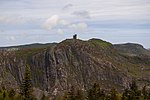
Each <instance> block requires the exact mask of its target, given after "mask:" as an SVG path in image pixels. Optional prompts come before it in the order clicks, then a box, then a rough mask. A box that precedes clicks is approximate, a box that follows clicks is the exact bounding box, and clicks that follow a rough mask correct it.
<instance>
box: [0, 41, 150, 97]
mask: <svg viewBox="0 0 150 100" xmlns="http://www.w3.org/2000/svg"><path fill="white" fill-rule="evenodd" d="M129 60H130V59H129V58H127V57H125V56H122V55H121V54H120V53H119V52H118V51H117V50H116V49H115V48H114V46H113V45H112V44H110V43H108V42H105V41H102V40H98V39H91V40H88V41H82V40H72V39H70V40H69V39H68V40H65V41H62V42H61V43H58V44H49V45H47V46H45V47H44V46H42V47H41V48H34V47H30V48H23V49H22V48H19V49H15V50H1V51H0V86H3V85H4V86H6V87H8V88H10V87H13V88H16V89H17V88H18V86H19V84H20V82H21V81H22V79H23V74H24V69H25V66H26V64H29V65H30V69H31V73H32V82H33V86H34V87H36V88H39V89H41V90H44V91H47V92H49V93H50V94H52V95H55V94H56V93H62V92H63V91H65V90H67V89H68V88H69V87H70V86H71V85H73V86H75V87H77V88H80V89H82V90H86V89H88V88H89V87H90V86H91V85H92V84H93V83H94V82H99V83H100V84H101V86H102V87H103V88H106V89H110V88H111V87H116V88H117V89H118V90H121V89H123V88H125V87H127V86H128V84H129V82H130V81H131V79H132V78H133V77H134V78H136V79H140V80H141V81H140V82H141V84H144V83H145V82H148V83H149V81H150V80H149V78H148V77H146V76H147V75H149V72H147V73H145V72H144V70H142V68H149V67H150V66H149V65H150V64H149V63H148V64H143V62H142V63H139V64H137V63H134V61H129ZM146 71H147V70H146ZM143 73H144V74H143ZM141 75H142V77H141ZM142 79H145V80H142Z"/></svg>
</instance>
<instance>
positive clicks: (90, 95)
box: [88, 83, 100, 100]
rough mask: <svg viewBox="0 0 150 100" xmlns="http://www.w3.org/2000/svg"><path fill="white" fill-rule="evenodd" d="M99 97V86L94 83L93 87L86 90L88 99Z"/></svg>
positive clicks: (94, 99)
mask: <svg viewBox="0 0 150 100" xmlns="http://www.w3.org/2000/svg"><path fill="white" fill-rule="evenodd" d="M99 99H100V86H99V84H97V83H94V85H93V87H92V88H91V89H90V90H89V91H88V100H99Z"/></svg>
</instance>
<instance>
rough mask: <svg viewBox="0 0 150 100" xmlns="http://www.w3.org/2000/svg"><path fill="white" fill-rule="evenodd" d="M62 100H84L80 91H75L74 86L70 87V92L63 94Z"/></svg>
mask: <svg viewBox="0 0 150 100" xmlns="http://www.w3.org/2000/svg"><path fill="white" fill-rule="evenodd" d="M63 100H85V99H84V95H83V91H82V90H77V91H76V90H75V88H74V86H71V88H70V91H69V92H66V93H65V94H64V97H63Z"/></svg>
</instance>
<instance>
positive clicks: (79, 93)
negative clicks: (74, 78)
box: [75, 90, 84, 100]
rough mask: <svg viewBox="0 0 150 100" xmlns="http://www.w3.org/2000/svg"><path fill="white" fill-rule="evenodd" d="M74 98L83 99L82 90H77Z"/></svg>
mask: <svg viewBox="0 0 150 100" xmlns="http://www.w3.org/2000/svg"><path fill="white" fill-rule="evenodd" d="M75 99H76V100H84V95H83V91H81V90H77V93H76V97H75Z"/></svg>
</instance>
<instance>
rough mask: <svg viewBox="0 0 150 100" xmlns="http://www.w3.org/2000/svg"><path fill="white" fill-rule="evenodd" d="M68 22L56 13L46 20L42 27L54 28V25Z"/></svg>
mask: <svg viewBox="0 0 150 100" xmlns="http://www.w3.org/2000/svg"><path fill="white" fill-rule="evenodd" d="M68 24H69V22H68V21H66V20H64V19H61V18H60V17H59V16H58V15H53V16H51V17H50V18H48V19H47V20H46V22H45V23H44V25H43V27H44V28H46V29H48V30H51V29H53V28H55V27H56V26H59V25H68Z"/></svg>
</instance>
